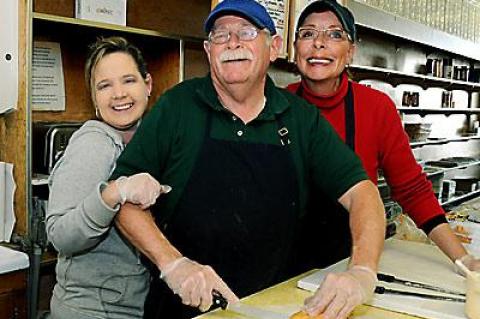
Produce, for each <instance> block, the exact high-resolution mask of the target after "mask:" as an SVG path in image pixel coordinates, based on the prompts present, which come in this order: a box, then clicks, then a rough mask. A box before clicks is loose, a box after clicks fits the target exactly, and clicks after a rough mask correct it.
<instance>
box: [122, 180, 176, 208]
mask: <svg viewBox="0 0 480 319" xmlns="http://www.w3.org/2000/svg"><path fill="white" fill-rule="evenodd" d="M115 184H116V186H117V189H118V193H119V196H120V203H121V204H122V205H123V204H125V202H130V203H132V204H139V205H140V206H141V208H142V209H147V208H148V207H150V206H152V205H153V204H155V201H156V200H157V197H158V196H160V194H166V193H168V192H170V191H171V190H172V188H171V187H170V186H168V185H160V183H159V182H157V180H156V179H155V178H153V177H152V176H151V175H150V174H148V173H139V174H135V175H132V176H129V177H125V176H121V177H119V178H118V179H117V180H116V181H115Z"/></svg>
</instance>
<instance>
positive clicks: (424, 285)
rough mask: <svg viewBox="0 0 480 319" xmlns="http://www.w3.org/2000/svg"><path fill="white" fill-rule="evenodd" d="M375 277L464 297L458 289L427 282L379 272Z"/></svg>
mask: <svg viewBox="0 0 480 319" xmlns="http://www.w3.org/2000/svg"><path fill="white" fill-rule="evenodd" d="M377 278H378V280H380V281H384V282H393V283H398V284H402V285H404V286H407V287H413V288H422V289H428V290H433V291H438V292H443V293H446V294H450V295H457V296H462V297H465V294H464V293H461V292H458V291H454V290H449V289H445V288H442V287H437V286H434V285H429V284H425V283H421V282H417V281H411V280H405V279H400V278H396V277H395V276H393V275H387V274H382V273H379V274H377Z"/></svg>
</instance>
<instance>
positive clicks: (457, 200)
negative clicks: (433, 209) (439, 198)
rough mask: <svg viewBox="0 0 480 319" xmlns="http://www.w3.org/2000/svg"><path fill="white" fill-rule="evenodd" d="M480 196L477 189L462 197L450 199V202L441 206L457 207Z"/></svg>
mask: <svg viewBox="0 0 480 319" xmlns="http://www.w3.org/2000/svg"><path fill="white" fill-rule="evenodd" d="M478 195H480V189H477V190H475V191H472V192H469V193H466V194H463V195H460V196H454V197H453V198H451V199H449V200H448V201H445V202H442V203H441V205H442V207H445V206H455V205H458V204H460V203H461V202H464V201H467V200H469V199H472V198H474V197H477V196H478Z"/></svg>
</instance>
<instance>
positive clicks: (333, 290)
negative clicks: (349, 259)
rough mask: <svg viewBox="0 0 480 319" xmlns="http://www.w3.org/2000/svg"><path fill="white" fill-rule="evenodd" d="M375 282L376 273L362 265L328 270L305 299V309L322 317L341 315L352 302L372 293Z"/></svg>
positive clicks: (348, 310) (333, 318)
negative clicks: (319, 284) (332, 270)
mask: <svg viewBox="0 0 480 319" xmlns="http://www.w3.org/2000/svg"><path fill="white" fill-rule="evenodd" d="M376 285H377V275H376V274H375V272H374V271H373V270H372V269H370V268H368V267H365V266H359V265H356V266H353V267H351V268H350V269H349V270H347V271H345V272H338V273H329V274H327V276H326V277H325V279H324V281H323V283H322V284H321V286H320V287H319V288H318V290H317V291H316V292H315V294H314V295H313V296H312V297H309V298H307V299H306V300H305V310H306V312H308V314H309V315H311V316H313V315H317V314H323V317H324V318H325V319H345V318H347V316H348V315H349V314H350V313H351V312H352V311H353V309H354V308H355V307H356V306H358V305H360V304H362V303H364V302H366V301H368V300H369V299H370V298H371V297H372V296H373V293H374V291H375V287H376Z"/></svg>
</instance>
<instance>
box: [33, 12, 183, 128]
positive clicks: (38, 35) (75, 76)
mask: <svg viewBox="0 0 480 319" xmlns="http://www.w3.org/2000/svg"><path fill="white" fill-rule="evenodd" d="M58 28H62V30H63V32H62V33H58V32H54V30H55V29H58ZM34 33H35V34H34V38H35V39H36V40H39V41H54V42H59V43H60V48H61V51H62V64H63V72H64V81H65V91H66V102H65V103H66V110H65V111H62V112H46V111H35V112H33V121H34V122H37V121H47V122H50V121H55V122H58V121H67V122H72V121H85V120H88V119H92V118H94V117H95V111H94V107H93V105H92V104H91V101H90V96H89V93H88V90H87V88H86V86H85V81H84V65H85V59H86V55H87V47H88V45H89V44H90V43H92V42H94V41H95V40H96V39H97V38H98V37H100V36H112V35H117V36H123V37H125V38H127V39H128V40H129V41H130V42H132V43H133V44H135V45H136V46H138V47H139V48H140V50H141V51H142V52H143V54H144V56H145V60H146V61H147V64H148V69H149V71H150V72H151V73H152V76H153V78H154V81H153V86H154V89H153V92H152V98H151V100H152V102H153V101H154V99H155V98H157V97H158V96H159V95H160V94H161V93H163V92H164V91H165V90H166V89H168V88H170V87H171V86H173V85H174V84H176V83H178V74H179V52H180V49H179V41H177V40H165V39H162V38H157V37H151V36H144V35H137V34H128V33H124V32H117V31H112V30H102V29H95V28H89V27H81V26H78V25H73V26H72V25H68V24H62V23H51V22H44V21H36V22H35V24H34ZM72 34H74V35H75V36H73V37H72Z"/></svg>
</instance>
